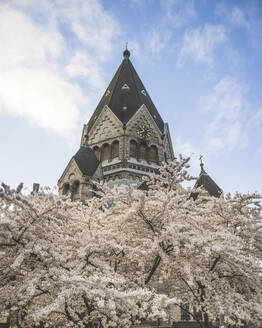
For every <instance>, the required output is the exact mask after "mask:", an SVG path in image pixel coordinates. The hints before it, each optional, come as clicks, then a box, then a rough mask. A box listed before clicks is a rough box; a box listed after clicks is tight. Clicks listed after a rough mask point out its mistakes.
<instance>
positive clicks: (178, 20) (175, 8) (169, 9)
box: [161, 0, 196, 28]
mask: <svg viewBox="0 0 262 328" xmlns="http://www.w3.org/2000/svg"><path fill="white" fill-rule="evenodd" d="M161 4H162V6H163V8H164V10H165V14H164V18H163V20H164V23H166V24H168V25H169V26H170V25H171V26H172V27H174V28H178V27H180V26H182V25H185V24H187V23H189V22H190V21H192V20H193V18H194V17H195V16H196V11H195V5H194V0H188V1H184V0H162V1H161Z"/></svg>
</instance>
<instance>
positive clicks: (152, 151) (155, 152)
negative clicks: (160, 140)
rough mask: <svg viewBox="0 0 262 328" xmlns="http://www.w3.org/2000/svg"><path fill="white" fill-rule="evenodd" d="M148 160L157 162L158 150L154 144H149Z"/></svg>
mask: <svg viewBox="0 0 262 328" xmlns="http://www.w3.org/2000/svg"><path fill="white" fill-rule="evenodd" d="M149 160H150V162H153V163H158V150H157V147H156V146H151V147H150V151H149Z"/></svg>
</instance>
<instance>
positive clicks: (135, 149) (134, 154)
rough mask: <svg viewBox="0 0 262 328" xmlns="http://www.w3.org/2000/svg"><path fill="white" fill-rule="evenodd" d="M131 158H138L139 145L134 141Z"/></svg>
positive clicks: (131, 146) (131, 142) (132, 141)
mask: <svg viewBox="0 0 262 328" xmlns="http://www.w3.org/2000/svg"><path fill="white" fill-rule="evenodd" d="M130 157H133V158H137V144H136V142H135V141H134V140H131V141H130Z"/></svg>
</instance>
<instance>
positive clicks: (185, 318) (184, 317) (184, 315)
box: [181, 303, 190, 321]
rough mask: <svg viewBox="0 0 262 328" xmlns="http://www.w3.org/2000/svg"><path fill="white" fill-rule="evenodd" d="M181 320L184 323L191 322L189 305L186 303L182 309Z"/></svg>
mask: <svg viewBox="0 0 262 328" xmlns="http://www.w3.org/2000/svg"><path fill="white" fill-rule="evenodd" d="M181 320H182V321H189V320H190V314H189V304H188V303H185V304H183V306H182V307H181Z"/></svg>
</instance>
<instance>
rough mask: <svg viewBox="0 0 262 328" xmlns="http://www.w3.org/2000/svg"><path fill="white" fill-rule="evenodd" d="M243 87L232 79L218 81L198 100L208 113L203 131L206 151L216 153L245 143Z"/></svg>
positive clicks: (245, 113) (245, 116)
mask: <svg viewBox="0 0 262 328" xmlns="http://www.w3.org/2000/svg"><path fill="white" fill-rule="evenodd" d="M246 91H247V90H246V88H245V87H244V86H243V85H241V84H240V83H239V82H238V81H237V80H235V79H233V78H229V77H228V78H224V79H222V80H220V81H219V82H218V83H217V84H216V86H215V87H214V88H213V90H212V91H211V92H210V93H209V94H208V95H207V96H206V97H205V98H202V100H201V108H202V109H203V110H205V111H206V112H209V113H210V114H211V121H210V123H209V124H208V125H207V128H206V131H205V141H206V144H207V146H208V149H209V151H210V152H211V153H212V152H213V153H217V152H220V151H225V150H227V151H230V150H232V149H233V148H235V147H241V146H244V145H245V143H246V142H247V127H246V118H247V111H248V108H249V105H248V103H247V102H246V100H245V96H246Z"/></svg>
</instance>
